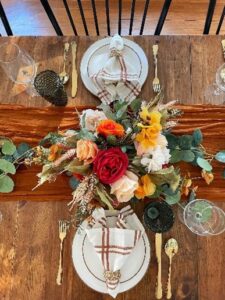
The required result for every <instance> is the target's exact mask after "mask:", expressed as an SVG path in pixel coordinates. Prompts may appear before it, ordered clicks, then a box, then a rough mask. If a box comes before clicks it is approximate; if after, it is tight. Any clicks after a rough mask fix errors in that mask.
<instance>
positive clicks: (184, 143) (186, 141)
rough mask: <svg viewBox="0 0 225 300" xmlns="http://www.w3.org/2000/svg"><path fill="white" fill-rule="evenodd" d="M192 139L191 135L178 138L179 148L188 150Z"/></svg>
mask: <svg viewBox="0 0 225 300" xmlns="http://www.w3.org/2000/svg"><path fill="white" fill-rule="evenodd" d="M192 142H193V137H192V136H191V135H182V136H180V137H179V148H180V149H182V150H190V149H191V147H192Z"/></svg>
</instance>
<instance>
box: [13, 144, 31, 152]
mask: <svg viewBox="0 0 225 300" xmlns="http://www.w3.org/2000/svg"><path fill="white" fill-rule="evenodd" d="M30 149H31V147H30V145H28V144H27V143H21V144H19V145H18V146H17V149H16V151H17V153H18V154H19V155H23V154H24V153H25V152H27V151H29V150H30Z"/></svg>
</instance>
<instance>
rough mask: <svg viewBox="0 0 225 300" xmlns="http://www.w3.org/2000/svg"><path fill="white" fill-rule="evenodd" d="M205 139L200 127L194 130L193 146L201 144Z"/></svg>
mask: <svg viewBox="0 0 225 300" xmlns="http://www.w3.org/2000/svg"><path fill="white" fill-rule="evenodd" d="M202 141H203V135H202V132H201V130H200V129H196V130H195V131H194V132H193V146H199V145H200V144H201V143H202Z"/></svg>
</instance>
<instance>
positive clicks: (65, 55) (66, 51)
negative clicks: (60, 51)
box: [59, 43, 70, 84]
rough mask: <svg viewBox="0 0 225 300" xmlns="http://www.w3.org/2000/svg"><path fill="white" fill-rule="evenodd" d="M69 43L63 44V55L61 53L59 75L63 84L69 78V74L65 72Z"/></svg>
mask: <svg viewBox="0 0 225 300" xmlns="http://www.w3.org/2000/svg"><path fill="white" fill-rule="evenodd" d="M69 48H70V44H69V43H65V44H64V55H63V71H62V72H61V73H60V74H59V77H60V79H61V81H62V83H63V84H66V83H67V82H68V80H69V78H70V76H69V74H68V73H66V59H67V53H68V51H69Z"/></svg>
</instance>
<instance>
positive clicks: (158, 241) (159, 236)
mask: <svg viewBox="0 0 225 300" xmlns="http://www.w3.org/2000/svg"><path fill="white" fill-rule="evenodd" d="M155 252H156V258H157V262H158V275H157V282H156V291H155V297H156V299H162V264H161V255H162V234H161V233H156V234H155Z"/></svg>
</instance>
